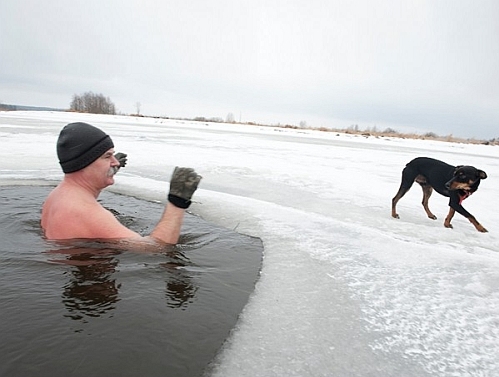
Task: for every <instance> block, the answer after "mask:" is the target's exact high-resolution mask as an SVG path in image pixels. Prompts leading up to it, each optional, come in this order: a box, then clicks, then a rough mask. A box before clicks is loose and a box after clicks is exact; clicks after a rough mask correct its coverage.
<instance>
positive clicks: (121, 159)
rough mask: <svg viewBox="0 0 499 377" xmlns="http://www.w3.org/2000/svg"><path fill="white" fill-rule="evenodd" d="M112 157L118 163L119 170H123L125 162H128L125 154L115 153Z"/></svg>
mask: <svg viewBox="0 0 499 377" xmlns="http://www.w3.org/2000/svg"><path fill="white" fill-rule="evenodd" d="M114 157H115V158H116V159H117V160H118V161H119V163H120V168H124V167H125V165H126V162H127V161H128V159H127V158H126V157H127V154H126V153H121V152H118V153H116V154H115V155H114Z"/></svg>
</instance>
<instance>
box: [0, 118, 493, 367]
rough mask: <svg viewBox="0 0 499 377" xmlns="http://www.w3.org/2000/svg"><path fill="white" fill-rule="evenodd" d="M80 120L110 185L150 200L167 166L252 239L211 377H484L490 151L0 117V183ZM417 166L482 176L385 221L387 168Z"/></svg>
mask: <svg viewBox="0 0 499 377" xmlns="http://www.w3.org/2000/svg"><path fill="white" fill-rule="evenodd" d="M71 121H86V122H89V123H91V124H94V125H96V126H99V127H101V128H102V129H104V130H105V131H106V132H108V133H109V134H110V135H111V136H112V138H113V140H114V143H115V146H116V150H117V151H123V152H126V153H128V155H129V162H128V165H127V166H126V168H125V169H123V171H122V172H120V175H119V176H117V178H116V181H117V182H116V184H115V185H114V186H113V187H112V188H110V189H111V190H113V191H116V192H122V193H126V194H129V195H134V196H139V197H143V198H146V199H154V200H164V197H165V195H166V190H167V187H168V180H169V176H170V174H171V171H172V169H173V168H174V167H175V166H176V165H179V166H192V167H194V168H195V169H196V170H197V171H198V172H199V173H200V174H201V175H202V176H203V180H202V182H201V185H200V189H199V190H198V191H197V193H196V195H195V198H194V199H195V203H194V204H193V206H192V207H191V209H192V211H193V212H194V213H196V214H199V215H201V216H203V217H204V218H205V219H207V220H209V221H212V222H214V223H216V224H218V225H222V226H225V227H228V228H231V229H236V230H237V231H240V232H242V233H246V234H250V235H253V236H257V237H260V238H262V239H263V242H264V246H265V258H264V262H263V270H262V276H261V279H260V281H259V282H258V283H257V286H256V289H255V292H254V294H253V296H252V298H251V299H250V302H249V304H248V305H247V306H246V308H245V310H244V311H243V315H242V317H241V320H240V322H239V324H238V326H237V328H236V329H235V331H234V332H233V334H232V335H231V337H230V338H229V339H228V341H227V343H226V345H225V347H224V350H223V352H221V354H220V355H219V358H218V359H217V360H216V361H215V363H214V366H213V370H212V373H213V374H214V375H215V376H236V375H237V376H305V375H307V376H331V375H355V376H374V375H376V376H378V375H383V376H401V375H403V376H424V375H431V376H465V375H473V376H492V375H497V374H498V373H499V360H498V359H497V357H496V355H498V354H499V292H498V289H497V287H498V285H499V284H498V283H499V237H498V234H499V227H498V225H497V224H498V223H499V222H498V219H497V212H496V211H497V210H496V208H495V207H496V206H495V204H494V203H495V198H496V197H497V194H498V190H497V187H499V179H498V177H499V157H498V156H499V154H498V147H497V146H486V145H467V144H452V143H445V142H436V141H424V140H408V139H405V140H404V139H391V138H373V137H362V136H354V135H346V134H337V133H332V132H319V131H312V130H293V129H283V128H272V127H264V126H246V125H233V124H215V123H199V122H189V121H181V120H166V119H148V118H133V117H120V116H102V115H101V116H99V115H88V114H71V113H56V112H54V113H49V112H11V113H5V112H3V113H0V162H1V164H0V174H1V177H2V181H3V182H6V181H7V180H21V181H25V182H29V181H30V180H37V181H46V182H47V181H50V182H52V181H54V180H58V179H60V178H61V177H62V174H61V172H60V169H59V167H58V164H57V158H56V155H55V142H56V139H57V134H58V132H59V130H60V128H61V127H62V126H63V125H64V124H66V123H69V122H71ZM417 156H429V157H434V158H438V159H442V160H444V161H446V162H448V163H450V164H453V165H459V164H469V165H474V166H476V167H478V168H480V169H482V170H485V171H486V172H487V174H488V179H487V180H485V181H483V182H482V184H481V186H480V189H479V190H478V192H477V193H476V194H474V195H473V196H471V197H470V198H469V199H467V200H466V202H465V207H466V208H467V209H468V210H469V211H470V212H471V213H472V214H474V215H475V216H476V217H477V219H478V220H479V221H480V222H481V223H482V224H483V225H484V226H485V227H486V228H487V229H488V230H489V233H486V234H481V233H479V232H477V231H476V230H475V229H474V227H473V226H472V225H471V224H470V223H469V222H468V221H467V220H466V219H464V218H463V217H461V216H459V215H456V216H455V218H454V220H453V224H454V229H452V230H451V229H446V228H444V227H443V219H444V217H445V215H446V214H447V211H448V207H447V199H446V198H444V197H441V196H439V195H437V194H434V196H433V197H432V198H431V200H430V207H431V208H432V211H433V212H434V213H435V214H436V215H437V217H438V218H439V219H438V220H436V221H432V220H430V219H428V218H427V217H426V215H425V213H424V211H423V209H422V206H421V204H420V203H421V199H422V194H421V190H420V189H419V187H416V186H415V187H413V189H412V190H411V191H410V192H409V193H408V194H407V195H406V196H405V197H404V198H403V199H402V200H401V201H400V202H399V205H398V212H399V214H400V217H401V218H400V219H399V220H396V219H393V218H391V216H390V204H391V198H392V197H393V196H394V194H395V193H396V191H397V189H398V186H399V184H400V175H401V170H402V168H403V167H404V165H405V164H406V163H407V162H409V161H410V160H411V159H412V158H414V157H417Z"/></svg>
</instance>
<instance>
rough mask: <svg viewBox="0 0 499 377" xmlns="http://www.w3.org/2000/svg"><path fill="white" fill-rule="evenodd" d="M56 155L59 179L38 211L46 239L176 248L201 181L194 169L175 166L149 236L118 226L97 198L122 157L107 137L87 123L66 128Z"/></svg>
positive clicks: (124, 161) (110, 180) (59, 139)
mask: <svg viewBox="0 0 499 377" xmlns="http://www.w3.org/2000/svg"><path fill="white" fill-rule="evenodd" d="M57 156H58V157H59V163H60V165H61V167H62V170H63V172H64V173H65V174H64V178H63V180H62V181H61V183H59V185H58V186H57V187H56V188H55V189H54V190H53V191H52V192H51V193H50V194H49V196H48V197H47V199H46V201H45V203H44V204H43V208H42V218H41V226H42V229H43V230H44V232H45V236H46V237H47V239H50V240H62V239H72V238H93V239H129V240H133V241H137V240H138V241H149V242H150V241H159V242H160V243H167V244H176V243H177V242H178V238H179V235H180V228H181V226H182V222H183V219H184V212H185V209H186V208H187V207H189V205H190V204H191V197H192V195H193V194H194V191H196V189H197V187H198V184H199V181H200V180H201V176H200V175H198V174H197V173H196V172H195V171H194V170H193V169H190V168H179V167H176V168H175V170H174V171H173V175H172V178H171V180H170V192H169V194H168V203H167V205H166V207H165V210H164V212H163V214H162V216H161V219H160V220H159V222H158V224H157V225H156V227H155V228H154V230H153V231H152V232H151V234H150V235H149V236H146V237H143V236H141V235H140V234H138V233H136V232H134V231H132V230H131V229H128V228H127V227H126V226H124V225H122V224H121V223H120V222H119V221H118V220H117V219H116V218H115V217H114V215H113V214H112V213H111V212H110V211H108V210H107V209H105V208H104V207H103V206H102V205H101V204H100V203H99V202H98V201H97V198H98V196H99V194H100V192H101V191H102V190H103V189H104V188H106V187H107V186H110V185H112V184H113V183H114V174H116V172H117V171H118V169H119V168H120V167H121V166H124V165H125V163H126V155H124V154H121V158H120V154H117V156H118V157H119V158H120V159H121V160H122V161H121V163H120V161H119V160H118V159H117V158H116V156H115V154H114V144H113V141H112V140H111V138H110V137H109V135H106V134H105V133H104V132H103V131H102V130H100V129H99V128H97V127H94V126H92V125H90V124H87V123H70V124H68V125H66V126H65V127H64V128H63V129H62V131H61V132H60V134H59V138H58V140H57Z"/></svg>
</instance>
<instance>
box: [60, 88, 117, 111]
mask: <svg viewBox="0 0 499 377" xmlns="http://www.w3.org/2000/svg"><path fill="white" fill-rule="evenodd" d="M69 109H70V110H72V111H77V112H81V113H92V114H116V108H115V106H114V103H113V102H112V101H111V100H110V99H109V97H104V96H103V95H102V94H94V93H92V92H86V93H83V94H81V95H77V94H74V95H73V99H72V101H71V104H70V105H69Z"/></svg>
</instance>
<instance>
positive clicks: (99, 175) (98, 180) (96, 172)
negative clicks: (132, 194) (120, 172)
mask: <svg viewBox="0 0 499 377" xmlns="http://www.w3.org/2000/svg"><path fill="white" fill-rule="evenodd" d="M117 166H120V162H119V161H118V160H117V159H116V157H114V148H111V149H109V150H107V151H106V152H105V153H104V154H103V155H102V156H100V157H99V158H98V159H97V160H95V161H94V162H92V163H91V164H90V165H88V166H87V167H86V168H85V169H84V170H85V175H86V176H87V179H90V180H91V181H92V184H93V185H95V186H97V187H99V188H104V187H107V186H110V185H112V184H113V183H114V174H115V169H113V167H117Z"/></svg>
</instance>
